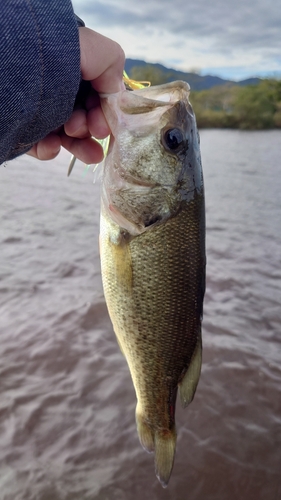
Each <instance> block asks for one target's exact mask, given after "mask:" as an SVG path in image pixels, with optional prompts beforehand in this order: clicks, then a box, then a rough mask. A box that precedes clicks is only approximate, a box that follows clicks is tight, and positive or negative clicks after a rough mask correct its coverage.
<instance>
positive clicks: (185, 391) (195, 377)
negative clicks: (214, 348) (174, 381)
mask: <svg viewBox="0 0 281 500" xmlns="http://www.w3.org/2000/svg"><path fill="white" fill-rule="evenodd" d="M201 364H202V340H201V331H200V335H199V336H198V340H197V344H196V347H195V350H194V353H193V356H192V358H191V362H190V365H189V367H188V369H187V372H186V373H185V375H184V377H183V379H182V381H181V382H180V384H179V393H180V400H181V404H182V407H183V408H186V407H187V406H188V405H189V403H191V401H192V400H193V397H194V394H195V391H196V387H197V384H198V381H199V377H200V373H201Z"/></svg>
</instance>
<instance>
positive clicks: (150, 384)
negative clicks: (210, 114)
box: [100, 81, 206, 487]
mask: <svg viewBox="0 0 281 500" xmlns="http://www.w3.org/2000/svg"><path fill="white" fill-rule="evenodd" d="M189 93H190V87H189V85H188V84H187V83H186V82H182V81H176V82H171V83H167V84H163V85H158V86H151V87H149V88H143V89H140V90H134V91H129V90H123V91H121V92H118V93H116V94H110V95H102V96H101V106H102V110H103V112H104V115H105V117H106V120H107V122H108V124H109V127H110V129H111V131H112V134H111V139H110V144H109V150H108V155H107V158H106V160H105V163H104V170H103V174H102V175H103V177H102V187H101V221H100V259H101V272H102V281H103V288H104V295H105V300H106V304H107V308H108V312H109V315H110V318H111V322H112V325H113V329H114V331H115V334H116V337H117V340H118V343H119V346H120V348H121V351H122V352H123V354H124V356H125V358H126V361H127V363H128V366H129V370H130V373H131V378H132V381H133V385H134V388H135V392H136V398H137V405H136V424H137V431H138V435H139V439H140V443H141V445H142V446H143V448H144V449H145V450H146V451H148V452H154V462H155V472H156V476H157V478H158V479H159V481H160V483H161V485H162V486H163V487H166V486H167V485H168V482H169V479H170V475H171V472H172V469H173V464H174V456H175V449H176V440H177V435H176V425H175V408H176V399H177V392H178V391H179V396H180V400H181V404H182V406H183V407H184V408H185V407H186V406H187V405H188V404H189V403H190V402H191V401H192V399H193V397H194V393H195V391H196V387H197V384H198V380H199V377H200V371H201V363H202V340H201V323H202V316H203V298H204V292H205V267H206V256H205V204H204V182H203V173H202V165H201V155H200V140H199V134H198V130H197V126H196V118H195V115H194V112H193V109H192V106H191V104H190V102H189Z"/></svg>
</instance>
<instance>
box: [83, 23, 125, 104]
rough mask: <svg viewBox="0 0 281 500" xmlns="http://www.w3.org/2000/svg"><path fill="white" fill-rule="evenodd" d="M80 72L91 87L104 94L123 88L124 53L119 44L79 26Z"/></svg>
mask: <svg viewBox="0 0 281 500" xmlns="http://www.w3.org/2000/svg"><path fill="white" fill-rule="evenodd" d="M79 37H80V52H81V73H82V78H83V80H90V81H91V83H92V86H93V88H94V89H95V90H96V91H97V92H99V93H104V94H111V93H114V92H119V91H120V90H123V89H124V84H123V69H124V63H125V54H124V51H123V50H122V48H121V47H120V45H119V44H118V43H116V42H114V41H113V40H110V38H107V37H106V36H103V35H100V34H99V33H96V32H95V31H93V30H91V29H89V28H84V27H83V28H79Z"/></svg>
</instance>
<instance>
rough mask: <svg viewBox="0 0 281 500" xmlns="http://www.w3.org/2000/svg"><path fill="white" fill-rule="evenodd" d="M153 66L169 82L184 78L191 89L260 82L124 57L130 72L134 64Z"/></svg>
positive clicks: (256, 79) (258, 80) (126, 69)
mask: <svg viewBox="0 0 281 500" xmlns="http://www.w3.org/2000/svg"><path fill="white" fill-rule="evenodd" d="M148 65H149V66H153V67H155V69H158V70H160V71H161V72H163V73H164V74H166V75H167V79H168V81H169V82H172V81H173V80H184V81H186V82H188V83H189V85H190V87H191V89H192V90H208V89H211V88H212V87H215V86H217V85H239V86H241V87H243V86H246V85H257V84H258V83H259V82H261V81H262V80H261V78H247V79H246V80H240V81H239V82H234V81H232V80H224V79H223V78H220V77H219V76H212V75H205V76H201V75H198V74H196V73H185V72H184V71H178V70H176V69H172V68H166V67H165V66H163V65H162V64H152V63H147V62H145V61H141V60H139V59H126V63H125V71H126V72H127V73H128V74H130V71H131V69H132V68H133V67H134V66H148Z"/></svg>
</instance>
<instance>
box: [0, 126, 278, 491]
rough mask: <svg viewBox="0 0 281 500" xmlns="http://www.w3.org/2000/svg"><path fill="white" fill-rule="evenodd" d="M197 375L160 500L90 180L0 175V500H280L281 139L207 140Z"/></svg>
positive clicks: (206, 134)
mask: <svg viewBox="0 0 281 500" xmlns="http://www.w3.org/2000/svg"><path fill="white" fill-rule="evenodd" d="M201 145H202V160H203V168H204V175H205V188H206V206H207V259H208V267H207V291H206V299H205V309H204V324H203V342H204V354H203V369H202V375H201V379H200V382H199V385H198V388H197V392H196V395H195V399H194V401H193V403H192V404H191V405H190V407H189V408H187V409H186V410H182V409H181V408H180V406H179V405H178V409H177V428H178V444H177V453H176V459H175V465H174V470H173V473H172V477H171V480H170V483H169V486H168V488H167V489H166V490H163V489H162V487H161V486H160V484H159V483H158V481H157V479H156V477H155V474H154V464H153V456H152V455H149V454H147V453H145V451H143V449H142V448H141V446H140V444H139V441H138V437H137V432H136V426H135V416H134V411H135V404H136V401H135V395H134V389H133V386H132V383H131V380H130V376H129V372H128V368H127V365H126V362H125V360H124V358H123V356H122V354H121V353H120V351H119V348H118V346H117V342H116V340H115V337H114V333H113V330H112V326H111V323H110V320H109V317H108V314H107V310H106V306H105V302H104V297H103V292H102V284H101V275H100V263H99V251H98V233H99V182H97V183H95V184H93V174H92V173H91V172H88V173H87V174H86V175H83V165H82V164H81V163H77V166H75V168H74V170H73V173H72V175H71V177H70V178H67V177H66V171H67V165H68V161H69V154H68V153H66V152H62V153H61V154H60V156H59V157H58V158H57V159H56V160H54V161H52V162H46V163H40V162H37V161H36V160H35V159H33V158H29V157H27V156H24V157H21V158H19V159H16V160H14V161H12V162H10V163H9V164H8V165H7V167H6V168H4V167H3V166H1V168H0V192H1V194H0V199H1V202H0V213H1V229H0V240H1V261H0V343H1V353H0V394H1V397H0V500H143V499H148V500H186V499H187V500H279V499H280V498H281V307H280V302H281V169H280V166H281V165H280V164H281V161H280V157H281V132H280V131H270V132H240V131H226V130H225V131H221V130H203V131H201Z"/></svg>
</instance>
